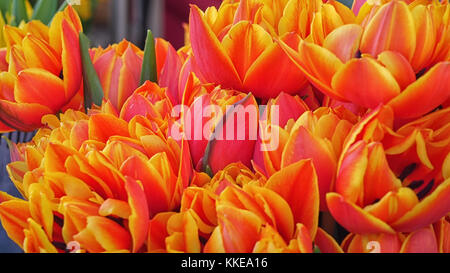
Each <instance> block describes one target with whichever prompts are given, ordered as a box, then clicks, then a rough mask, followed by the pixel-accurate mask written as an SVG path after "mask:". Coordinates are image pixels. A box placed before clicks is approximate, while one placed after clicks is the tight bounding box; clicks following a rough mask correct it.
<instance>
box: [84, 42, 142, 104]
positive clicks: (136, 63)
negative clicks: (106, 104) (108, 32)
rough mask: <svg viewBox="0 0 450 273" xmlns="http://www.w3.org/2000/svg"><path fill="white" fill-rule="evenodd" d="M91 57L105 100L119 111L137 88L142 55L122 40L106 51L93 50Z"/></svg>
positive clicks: (136, 48)
mask: <svg viewBox="0 0 450 273" xmlns="http://www.w3.org/2000/svg"><path fill="white" fill-rule="evenodd" d="M91 55H92V63H93V64H94V67H95V70H96V72H97V74H98V76H99V79H100V82H101V84H102V87H103V92H104V96H105V98H106V99H109V101H110V102H111V103H112V105H113V106H114V107H116V109H118V110H119V111H120V109H121V108H122V105H123V104H124V103H125V101H126V100H127V98H128V97H129V96H131V94H132V93H133V92H134V90H136V88H138V87H139V77H140V75H141V67H142V57H143V55H144V53H143V52H142V50H140V49H139V48H138V47H136V46H135V45H134V44H132V43H130V42H128V41H126V40H123V41H122V42H120V43H118V44H114V45H110V46H108V47H107V48H106V49H103V48H101V47H99V48H94V49H92V51H91Z"/></svg>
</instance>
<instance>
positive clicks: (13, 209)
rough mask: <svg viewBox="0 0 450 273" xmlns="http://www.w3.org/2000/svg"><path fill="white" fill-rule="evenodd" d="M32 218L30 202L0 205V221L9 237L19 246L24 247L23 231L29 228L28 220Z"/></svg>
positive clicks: (20, 201)
mask: <svg viewBox="0 0 450 273" xmlns="http://www.w3.org/2000/svg"><path fill="white" fill-rule="evenodd" d="M28 218H31V214H30V209H29V206H28V202H26V201H23V200H10V201H6V202H2V203H1V204H0V219H1V222H2V226H3V228H4V229H5V231H6V233H7V234H8V237H9V238H11V240H13V241H14V242H15V243H16V244H17V245H19V246H22V244H23V240H24V239H25V234H24V233H23V230H24V229H26V228H27V227H28V224H27V219H28Z"/></svg>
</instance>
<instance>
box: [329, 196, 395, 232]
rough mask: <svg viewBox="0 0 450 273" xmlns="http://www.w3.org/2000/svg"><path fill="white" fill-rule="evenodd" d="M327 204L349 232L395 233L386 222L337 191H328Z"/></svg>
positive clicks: (335, 217)
mask: <svg viewBox="0 0 450 273" xmlns="http://www.w3.org/2000/svg"><path fill="white" fill-rule="evenodd" d="M327 204H328V209H329V210H330V212H331V214H332V215H333V217H334V219H336V221H337V222H338V223H339V224H340V225H342V226H343V227H344V228H345V229H346V230H348V231H350V232H353V233H358V234H370V233H389V234H394V233H395V231H394V230H393V229H392V228H391V227H390V226H389V225H388V224H386V223H385V222H383V221H381V220H380V219H378V218H376V217H375V216H373V215H371V214H369V213H368V212H366V211H364V210H363V209H361V208H360V207H358V206H356V205H355V204H353V203H350V202H348V201H346V200H345V199H344V197H342V195H340V194H338V193H334V192H332V193H328V194H327Z"/></svg>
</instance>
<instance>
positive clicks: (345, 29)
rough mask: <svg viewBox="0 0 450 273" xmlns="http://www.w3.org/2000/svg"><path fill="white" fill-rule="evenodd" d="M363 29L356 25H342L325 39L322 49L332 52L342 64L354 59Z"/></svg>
mask: <svg viewBox="0 0 450 273" xmlns="http://www.w3.org/2000/svg"><path fill="white" fill-rule="evenodd" d="M362 34H363V29H362V27H361V26H359V25H356V24H349V25H343V26H341V27H339V28H337V29H335V30H333V31H332V32H331V33H330V34H328V36H327V37H326V38H325V40H324V42H323V47H324V48H326V49H328V50H330V51H331V52H333V53H334V54H335V55H336V56H337V57H338V58H339V59H340V60H341V61H342V62H344V63H345V62H347V61H349V60H350V59H352V58H354V57H356V54H357V52H358V49H359V43H360V41H361V36H362Z"/></svg>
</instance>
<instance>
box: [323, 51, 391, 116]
mask: <svg viewBox="0 0 450 273" xmlns="http://www.w3.org/2000/svg"><path fill="white" fill-rule="evenodd" d="M331 86H332V87H333V89H334V90H335V92H337V93H339V94H342V96H344V97H345V98H346V99H347V100H350V101H351V102H353V103H355V104H358V105H360V106H364V107H367V108H375V107H377V106H378V105H379V104H380V103H386V102H388V101H389V100H391V99H392V98H394V97H395V96H397V95H398V94H399V93H400V87H399V85H398V83H397V81H396V80H395V78H394V77H393V76H392V74H391V73H390V72H389V70H387V69H386V68H385V67H383V66H382V65H380V64H378V63H377V62H376V61H374V60H372V59H370V58H361V59H352V60H350V61H349V62H347V63H346V64H345V65H344V66H343V67H342V68H341V69H340V70H339V71H338V72H337V73H336V74H335V75H334V77H333V81H332V83H331Z"/></svg>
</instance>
